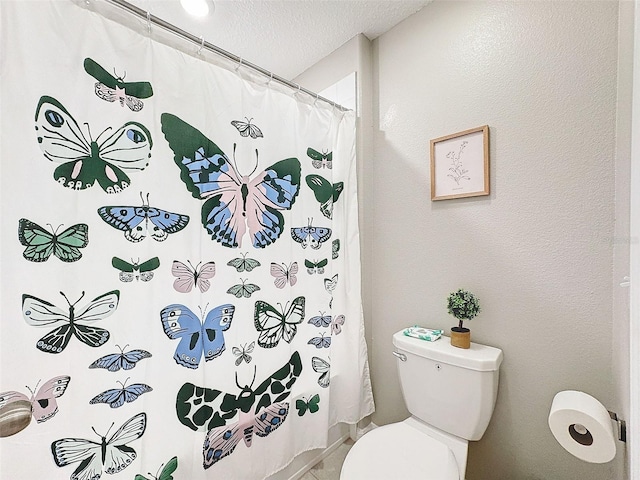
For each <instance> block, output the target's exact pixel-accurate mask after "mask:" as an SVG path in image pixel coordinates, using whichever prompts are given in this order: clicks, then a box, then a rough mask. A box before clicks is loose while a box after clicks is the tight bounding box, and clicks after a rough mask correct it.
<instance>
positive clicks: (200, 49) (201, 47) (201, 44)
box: [196, 35, 204, 55]
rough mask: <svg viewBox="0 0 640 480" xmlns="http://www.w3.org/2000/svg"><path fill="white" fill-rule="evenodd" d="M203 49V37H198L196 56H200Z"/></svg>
mask: <svg viewBox="0 0 640 480" xmlns="http://www.w3.org/2000/svg"><path fill="white" fill-rule="evenodd" d="M203 48H204V35H200V48H198V51H197V52H196V55H200V54H201V53H202V49H203Z"/></svg>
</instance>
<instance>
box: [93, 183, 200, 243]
mask: <svg viewBox="0 0 640 480" xmlns="http://www.w3.org/2000/svg"><path fill="white" fill-rule="evenodd" d="M140 197H141V198H142V193H140ZM98 215H100V218H102V220H104V221H105V222H107V223H108V224H109V225H111V226H112V227H113V228H115V229H116V230H120V231H122V232H124V238H126V239H127V240H129V241H130V242H134V243H137V242H141V241H142V240H144V239H145V238H147V235H151V238H153V239H154V240H155V241H157V242H163V241H165V240H166V239H167V237H168V236H169V234H170V233H176V232H179V231H180V230H182V229H183V228H184V227H186V226H187V224H188V223H189V216H188V215H182V214H180V213H171V212H168V211H166V210H161V209H159V208H155V207H151V206H149V194H147V203H146V205H145V203H144V198H143V200H142V206H141V207H129V206H124V207H120V206H118V207H100V208H99V209H98Z"/></svg>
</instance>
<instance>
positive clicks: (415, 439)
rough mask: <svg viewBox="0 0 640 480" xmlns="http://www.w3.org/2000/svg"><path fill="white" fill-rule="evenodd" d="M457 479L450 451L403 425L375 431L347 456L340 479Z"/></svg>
mask: <svg viewBox="0 0 640 480" xmlns="http://www.w3.org/2000/svg"><path fill="white" fill-rule="evenodd" d="M365 478H366V479H367V480H375V479H379V480H392V479H402V480H460V475H459V471H458V464H457V462H456V459H455V457H454V455H453V452H452V451H451V450H450V449H449V447H447V446H446V445H445V444H444V443H442V442H440V441H438V440H436V439H434V438H432V437H430V436H428V435H426V434H425V433H424V432H421V431H419V430H417V429H416V428H414V427H412V426H411V425H408V424H407V423H406V422H399V423H393V424H391V425H385V426H383V427H379V428H376V429H374V430H372V431H370V432H369V433H367V434H366V435H364V436H363V437H362V438H361V439H360V440H358V441H357V442H356V443H355V445H354V446H353V447H351V450H350V451H349V453H348V454H347V457H346V459H345V461H344V463H343V465H342V471H341V472H340V480H362V479H365Z"/></svg>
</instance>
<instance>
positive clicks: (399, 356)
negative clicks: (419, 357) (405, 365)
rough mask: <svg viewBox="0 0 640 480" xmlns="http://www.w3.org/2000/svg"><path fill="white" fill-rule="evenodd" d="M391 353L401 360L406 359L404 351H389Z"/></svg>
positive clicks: (404, 360)
mask: <svg viewBox="0 0 640 480" xmlns="http://www.w3.org/2000/svg"><path fill="white" fill-rule="evenodd" d="M391 353H393V354H394V355H395V356H396V357H398V358H399V359H400V360H402V361H403V362H406V361H407V356H406V355H405V354H404V353H400V352H391Z"/></svg>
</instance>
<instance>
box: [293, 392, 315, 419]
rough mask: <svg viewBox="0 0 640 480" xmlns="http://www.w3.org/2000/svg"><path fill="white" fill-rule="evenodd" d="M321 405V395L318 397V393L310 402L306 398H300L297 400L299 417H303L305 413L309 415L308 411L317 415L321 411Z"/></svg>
mask: <svg viewBox="0 0 640 480" xmlns="http://www.w3.org/2000/svg"><path fill="white" fill-rule="evenodd" d="M319 403H320V395H318V394H317V393H316V394H315V395H314V396H313V397H311V398H310V399H309V400H307V399H306V398H304V397H302V398H299V399H298V400H296V408H297V409H298V416H299V417H302V416H303V415H304V414H305V413H307V410H308V411H309V413H316V412H317V411H318V410H320V405H318V404H319Z"/></svg>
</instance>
